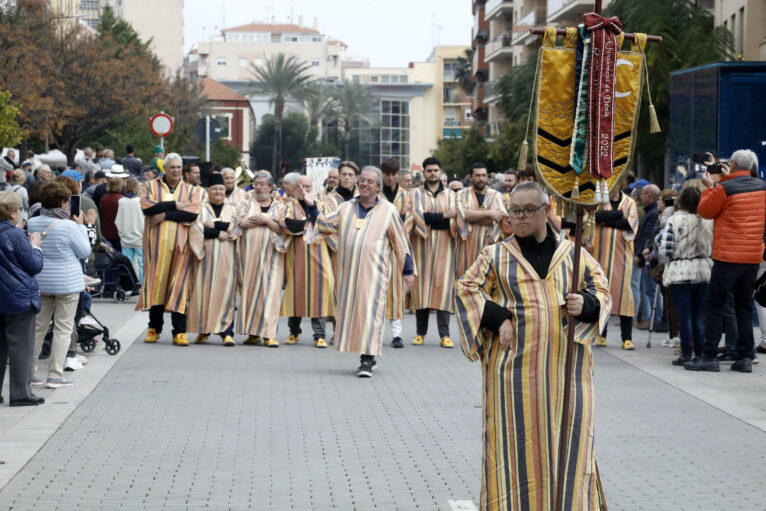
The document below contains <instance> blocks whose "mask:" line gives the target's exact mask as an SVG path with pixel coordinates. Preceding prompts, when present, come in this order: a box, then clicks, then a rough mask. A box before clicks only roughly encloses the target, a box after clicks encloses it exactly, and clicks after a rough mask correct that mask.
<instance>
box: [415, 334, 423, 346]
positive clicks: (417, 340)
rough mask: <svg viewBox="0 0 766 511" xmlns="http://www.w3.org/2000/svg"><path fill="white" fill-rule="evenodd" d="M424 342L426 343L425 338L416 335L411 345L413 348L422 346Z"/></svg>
mask: <svg viewBox="0 0 766 511" xmlns="http://www.w3.org/2000/svg"><path fill="white" fill-rule="evenodd" d="M424 342H426V338H425V337H424V336H422V335H416V336H415V338H414V339H413V340H412V344H414V345H415V346H422V345H423V343H424Z"/></svg>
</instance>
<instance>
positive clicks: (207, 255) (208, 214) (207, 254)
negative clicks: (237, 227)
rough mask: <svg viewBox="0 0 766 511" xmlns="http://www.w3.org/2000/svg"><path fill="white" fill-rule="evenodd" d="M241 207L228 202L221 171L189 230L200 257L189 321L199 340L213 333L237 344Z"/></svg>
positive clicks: (195, 264) (194, 268)
mask: <svg viewBox="0 0 766 511" xmlns="http://www.w3.org/2000/svg"><path fill="white" fill-rule="evenodd" d="M236 219H237V209H236V208H235V207H234V206H233V205H232V204H229V203H228V202H226V187H225V185H224V179H223V176H222V175H221V174H211V175H210V178H209V179H208V187H207V200H206V201H204V202H203V203H202V208H201V209H200V214H199V218H198V219H197V221H196V222H195V223H194V225H192V228H191V231H190V232H189V245H190V246H191V249H192V253H193V254H194V257H195V258H196V260H195V261H194V262H193V264H192V275H193V279H194V280H193V282H194V285H193V286H192V289H191V296H190V298H189V324H190V325H191V327H192V328H194V329H195V330H193V331H196V332H198V335H197V338H196V339H194V343H195V344H204V343H205V342H207V339H208V337H209V336H210V334H211V333H216V334H219V335H220V336H221V340H222V342H223V345H224V346H234V344H235V343H234V307H235V303H236V298H237V272H236V265H235V254H236V250H235V249H236V238H237V236H238V234H235V233H233V232H232V231H234V224H235V221H236Z"/></svg>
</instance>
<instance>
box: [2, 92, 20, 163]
mask: <svg viewBox="0 0 766 511" xmlns="http://www.w3.org/2000/svg"><path fill="white" fill-rule="evenodd" d="M18 116H19V107H18V105H16V104H14V103H13V102H11V93H10V92H3V91H0V148H2V147H15V146H16V144H18V143H19V142H21V139H22V138H24V133H23V131H22V130H21V126H19V122H18ZM22 159H23V158H22Z"/></svg>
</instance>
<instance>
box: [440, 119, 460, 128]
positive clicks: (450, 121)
mask: <svg viewBox="0 0 766 511" xmlns="http://www.w3.org/2000/svg"><path fill="white" fill-rule="evenodd" d="M443 125H444V126H448V127H451V126H460V121H458V120H457V119H444V123H443Z"/></svg>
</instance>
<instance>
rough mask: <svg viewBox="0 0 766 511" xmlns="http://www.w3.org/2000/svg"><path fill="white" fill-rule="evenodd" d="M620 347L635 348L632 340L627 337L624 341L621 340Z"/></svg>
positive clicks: (625, 348)
mask: <svg viewBox="0 0 766 511" xmlns="http://www.w3.org/2000/svg"><path fill="white" fill-rule="evenodd" d="M622 349H624V350H632V349H635V346H634V345H633V341H631V340H630V339H628V340H626V341H622Z"/></svg>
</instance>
